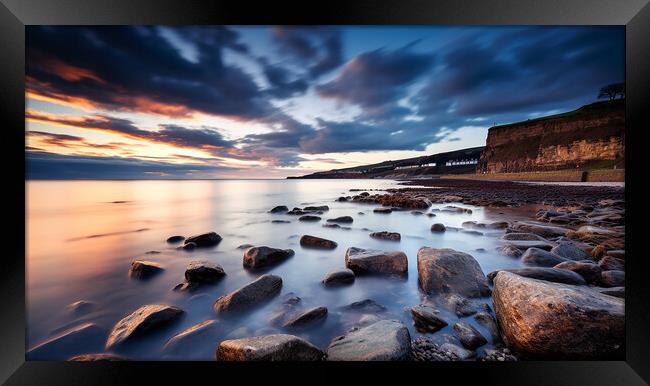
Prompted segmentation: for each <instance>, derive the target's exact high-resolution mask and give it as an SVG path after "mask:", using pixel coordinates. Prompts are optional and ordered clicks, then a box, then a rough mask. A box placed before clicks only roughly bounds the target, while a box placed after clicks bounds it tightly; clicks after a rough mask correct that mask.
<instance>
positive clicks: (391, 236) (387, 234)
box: [370, 231, 402, 241]
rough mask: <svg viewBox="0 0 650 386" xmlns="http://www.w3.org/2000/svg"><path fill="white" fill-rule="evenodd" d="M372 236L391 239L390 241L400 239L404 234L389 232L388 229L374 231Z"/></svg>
mask: <svg viewBox="0 0 650 386" xmlns="http://www.w3.org/2000/svg"><path fill="white" fill-rule="evenodd" d="M370 237H372V238H373V239H381V240H390V241H400V240H401V239H402V235H400V234H399V233H397V232H387V231H382V232H372V233H371V234H370Z"/></svg>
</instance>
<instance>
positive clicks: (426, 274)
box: [418, 247, 490, 297]
mask: <svg viewBox="0 0 650 386" xmlns="http://www.w3.org/2000/svg"><path fill="white" fill-rule="evenodd" d="M418 277H419V282H420V286H421V287H422V289H423V290H424V292H426V293H429V294H431V293H454V294H458V295H461V296H466V297H480V296H487V295H489V294H490V288H489V287H488V282H487V279H486V278H485V274H483V271H482V270H481V267H480V265H479V264H478V262H477V261H476V260H475V259H474V258H473V257H472V256H470V255H468V254H467V253H463V252H458V251H456V250H453V249H449V248H443V249H437V248H429V247H423V248H420V250H419V251H418Z"/></svg>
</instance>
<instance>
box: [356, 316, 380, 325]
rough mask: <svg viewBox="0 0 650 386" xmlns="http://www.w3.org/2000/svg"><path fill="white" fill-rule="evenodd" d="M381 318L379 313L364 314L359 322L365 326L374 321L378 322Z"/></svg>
mask: <svg viewBox="0 0 650 386" xmlns="http://www.w3.org/2000/svg"><path fill="white" fill-rule="evenodd" d="M380 320H381V319H379V317H378V316H377V315H373V314H364V315H362V316H361V317H360V318H359V323H358V324H359V326H360V327H365V326H369V325H371V324H373V323H376V322H378V321H380Z"/></svg>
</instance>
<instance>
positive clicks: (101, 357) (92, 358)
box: [68, 353, 129, 362]
mask: <svg viewBox="0 0 650 386" xmlns="http://www.w3.org/2000/svg"><path fill="white" fill-rule="evenodd" d="M68 360H69V361H71V362H117V361H128V360H129V359H128V358H126V357H122V356H119V355H115V354H106V353H97V354H82V355H77V356H74V357H72V358H70V359H68Z"/></svg>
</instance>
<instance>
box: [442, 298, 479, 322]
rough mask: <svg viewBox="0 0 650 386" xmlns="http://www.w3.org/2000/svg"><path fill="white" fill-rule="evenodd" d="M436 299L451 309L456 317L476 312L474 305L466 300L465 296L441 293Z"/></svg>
mask: <svg viewBox="0 0 650 386" xmlns="http://www.w3.org/2000/svg"><path fill="white" fill-rule="evenodd" d="M438 301H439V303H440V304H441V305H442V306H443V307H445V308H446V309H448V310H449V311H452V312H453V313H455V314H456V316H458V317H463V316H469V315H474V314H475V313H476V307H475V305H474V304H472V302H470V301H469V300H467V298H465V297H463V296H460V295H458V294H454V293H451V294H442V295H441V296H440V297H439V298H438Z"/></svg>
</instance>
